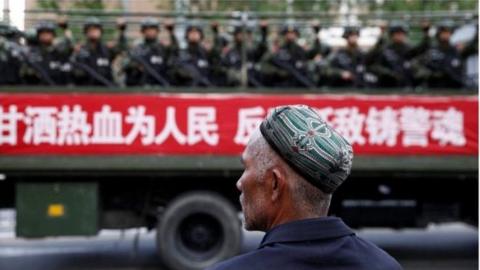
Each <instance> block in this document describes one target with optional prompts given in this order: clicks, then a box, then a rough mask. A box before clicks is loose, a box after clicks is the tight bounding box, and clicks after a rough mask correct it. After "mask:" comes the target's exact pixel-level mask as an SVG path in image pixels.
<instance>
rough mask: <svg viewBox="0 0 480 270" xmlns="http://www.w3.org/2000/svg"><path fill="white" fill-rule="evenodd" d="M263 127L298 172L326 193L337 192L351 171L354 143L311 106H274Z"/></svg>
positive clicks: (264, 133) (274, 146)
mask: <svg viewBox="0 0 480 270" xmlns="http://www.w3.org/2000/svg"><path fill="white" fill-rule="evenodd" d="M260 131H261V133H262V135H263V137H264V138H265V140H266V141H267V142H268V144H269V145H270V146H271V147H272V148H273V149H274V150H275V151H276V152H277V153H278V154H279V155H280V156H281V157H282V158H283V159H284V160H285V161H286V162H287V163H288V164H289V165H290V166H291V167H292V168H293V169H294V170H295V171H296V172H297V173H299V174H300V175H301V176H303V177H304V178H305V179H306V180H307V181H309V182H310V183H311V184H312V185H314V186H315V187H317V188H319V189H321V190H322V191H323V192H325V193H333V192H334V191H335V189H336V188H337V187H338V186H340V185H341V184H342V183H343V181H345V179H347V177H348V175H349V174H350V170H351V168H352V160H353V149H352V146H351V145H350V143H348V142H347V140H345V138H343V137H342V136H341V135H340V134H339V133H338V132H336V131H335V130H334V129H333V128H331V127H330V126H329V125H328V124H327V123H326V122H325V121H323V120H322V119H321V118H320V116H319V115H318V113H317V112H316V111H315V110H314V109H312V108H310V107H308V106H305V105H289V106H281V107H277V108H275V109H273V112H272V113H270V114H269V115H268V116H267V118H265V120H263V122H262V123H261V125H260Z"/></svg>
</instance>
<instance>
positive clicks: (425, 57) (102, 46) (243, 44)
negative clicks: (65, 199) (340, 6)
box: [0, 18, 478, 88]
mask: <svg viewBox="0 0 480 270" xmlns="http://www.w3.org/2000/svg"><path fill="white" fill-rule="evenodd" d="M57 27H60V28H61V30H62V31H63V33H64V35H63V36H62V37H57V36H56V33H57V32H58V31H57ZM454 27H455V26H454V24H453V23H452V22H450V21H444V22H442V23H440V24H438V25H437V26H436V34H435V38H434V39H432V38H430V36H429V32H430V31H429V30H430V25H429V24H423V25H422V31H423V38H422V41H421V42H420V43H419V44H418V45H416V46H412V45H410V44H409V42H408V38H407V37H408V33H409V29H408V27H407V26H406V25H405V24H403V23H398V22H394V23H392V24H390V25H389V27H388V28H387V29H388V31H382V32H384V33H383V34H382V36H381V38H380V39H379V40H378V42H377V43H376V45H375V46H374V47H373V48H371V49H370V50H368V51H363V50H362V49H361V48H360V47H359V45H358V39H359V36H360V31H359V29H358V28H356V27H346V28H345V29H344V34H343V38H344V39H345V40H346V44H347V45H346V46H345V47H344V48H340V49H332V48H330V47H328V46H326V45H325V44H324V43H322V42H321V40H320V38H319V36H320V35H319V32H320V30H321V29H320V26H318V25H316V26H314V27H313V32H314V38H313V40H312V42H311V45H310V46H309V47H306V46H301V45H300V44H299V42H298V39H299V37H300V31H299V29H298V28H297V27H296V26H294V25H291V24H288V25H285V26H283V27H282V28H281V31H280V33H279V34H280V36H281V38H282V40H281V42H279V43H274V44H272V45H270V44H269V42H268V36H269V31H268V25H267V24H266V23H265V22H262V23H260V25H259V29H258V30H259V32H260V38H259V39H258V40H255V39H254V38H252V36H253V32H254V29H252V28H249V27H246V26H243V25H237V26H235V27H234V29H233V33H232V41H231V42H228V41H227V39H226V38H225V36H224V33H221V32H220V31H219V26H218V24H215V23H214V24H212V25H211V29H212V33H213V44H212V45H211V46H206V45H205V42H204V31H203V29H202V27H200V26H199V25H196V24H190V25H188V26H187V27H186V30H185V35H184V38H185V42H186V46H185V47H184V48H182V49H181V48H180V46H179V42H178V40H177V38H176V35H175V29H174V24H172V23H167V24H166V25H165V29H166V31H167V32H168V36H169V42H168V43H165V42H163V41H160V39H159V34H160V32H161V27H160V23H159V22H158V21H157V20H156V19H154V18H146V19H145V20H143V21H142V23H141V26H140V32H141V34H142V40H141V42H139V43H138V44H135V46H133V47H132V48H129V45H128V41H127V38H126V35H125V30H126V24H125V23H119V24H118V25H117V29H118V38H117V40H116V41H115V42H113V43H105V42H104V41H103V35H104V28H103V25H102V23H101V22H100V21H99V20H98V19H97V18H89V19H87V20H86V21H85V23H84V25H83V33H84V35H85V42H84V43H83V44H79V45H78V44H74V42H73V39H72V34H71V31H70V30H69V29H68V24H67V23H66V22H65V21H63V22H62V23H59V24H57V25H56V24H53V23H52V22H42V23H40V24H39V25H38V26H37V27H36V29H35V30H36V31H35V32H34V33H27V34H25V35H24V40H25V42H23V43H25V44H22V42H20V39H19V36H18V35H15V34H14V33H13V32H14V31H13V32H12V31H7V30H5V29H7V28H6V27H0V36H1V37H0V72H2V74H3V75H2V76H0V84H2V85H6V84H7V85H15V84H27V85H42V84H43V85H71V84H74V85H104V86H115V85H127V86H138V85H141V86H143V85H159V86H189V87H211V86H239V85H241V84H242V82H243V84H245V83H246V84H248V85H249V86H250V87H292V88H297V87H307V88H315V87H319V86H333V87H336V86H339V87H360V88H362V87H383V88H386V87H395V88H399V87H400V88H402V87H408V88H412V87H419V86H420V87H433V88H472V87H475V86H474V85H473V83H472V82H470V81H469V80H467V79H466V77H465V75H464V74H465V73H464V64H463V63H464V59H466V58H467V57H468V56H470V55H473V54H478V34H477V37H476V38H475V39H474V40H473V41H472V42H470V43H469V44H467V45H466V46H464V47H463V48H462V49H461V50H460V49H458V48H457V47H454V46H452V45H451V44H450V37H451V35H452V33H453V31H454ZM387 29H385V28H382V30H387ZM119 56H120V57H119ZM118 59H120V60H118ZM115 61H117V62H118V61H120V62H121V63H120V64H119V65H118V66H120V67H121V68H120V69H119V70H115V69H114V68H113V67H114V65H113V63H114V62H115Z"/></svg>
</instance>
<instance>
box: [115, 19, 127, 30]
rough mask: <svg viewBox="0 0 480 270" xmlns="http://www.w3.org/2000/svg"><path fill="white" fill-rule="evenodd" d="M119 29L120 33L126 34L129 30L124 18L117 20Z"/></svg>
mask: <svg viewBox="0 0 480 270" xmlns="http://www.w3.org/2000/svg"><path fill="white" fill-rule="evenodd" d="M117 29H118V31H120V32H125V30H127V22H126V21H125V20H124V19H122V18H120V19H118V20H117Z"/></svg>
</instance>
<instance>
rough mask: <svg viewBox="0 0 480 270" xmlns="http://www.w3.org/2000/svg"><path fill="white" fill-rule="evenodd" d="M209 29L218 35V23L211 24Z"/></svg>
mask: <svg viewBox="0 0 480 270" xmlns="http://www.w3.org/2000/svg"><path fill="white" fill-rule="evenodd" d="M210 28H211V29H212V32H213V33H215V34H218V22H212V24H211V25H210Z"/></svg>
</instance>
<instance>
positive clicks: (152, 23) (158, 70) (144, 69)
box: [125, 18, 174, 86]
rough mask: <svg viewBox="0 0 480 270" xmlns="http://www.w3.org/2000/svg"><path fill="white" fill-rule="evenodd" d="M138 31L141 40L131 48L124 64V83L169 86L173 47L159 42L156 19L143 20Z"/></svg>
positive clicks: (171, 32)
mask: <svg viewBox="0 0 480 270" xmlns="http://www.w3.org/2000/svg"><path fill="white" fill-rule="evenodd" d="M170 29H173V28H170ZM140 31H141V33H142V35H143V40H142V42H141V43H140V44H138V45H137V46H136V47H135V48H134V49H133V50H131V52H130V53H129V58H128V59H127V63H126V65H125V73H126V84H127V85H162V86H169V85H170V84H171V82H170V81H171V78H170V76H169V74H168V73H169V70H170V65H171V63H170V59H171V56H172V54H174V52H172V50H174V49H173V48H172V47H166V46H164V45H163V44H161V43H160V42H159V40H158V34H159V32H160V24H159V22H158V21H157V20H156V19H154V18H146V19H145V20H143V21H142V23H141V30H140ZM170 35H173V31H170Z"/></svg>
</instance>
